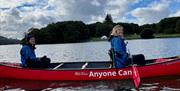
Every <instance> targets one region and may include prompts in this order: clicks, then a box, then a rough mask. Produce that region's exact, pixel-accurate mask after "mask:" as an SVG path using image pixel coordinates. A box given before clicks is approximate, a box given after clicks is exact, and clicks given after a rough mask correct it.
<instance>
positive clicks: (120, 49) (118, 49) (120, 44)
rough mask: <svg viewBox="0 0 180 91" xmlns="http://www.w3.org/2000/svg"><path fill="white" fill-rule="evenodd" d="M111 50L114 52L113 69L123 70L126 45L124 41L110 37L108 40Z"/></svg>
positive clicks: (125, 58) (116, 37)
mask: <svg viewBox="0 0 180 91" xmlns="http://www.w3.org/2000/svg"><path fill="white" fill-rule="evenodd" d="M110 42H111V48H113V49H114V52H115V67H116V68H124V67H125V61H126V60H127V53H126V44H125V42H124V39H122V38H121V37H118V36H111V38H110Z"/></svg>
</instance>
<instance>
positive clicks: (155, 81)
mask: <svg viewBox="0 0 180 91" xmlns="http://www.w3.org/2000/svg"><path fill="white" fill-rule="evenodd" d="M179 45H180V38H172V39H150V40H128V46H127V47H128V49H129V50H130V53H131V54H144V55H145V57H146V59H153V58H161V57H170V56H176V55H180V46H179ZM20 48H21V45H0V62H20V61H19V60H20V55H19V51H20ZM109 48H110V44H109V42H106V41H102V42H86V43H72V44H52V45H37V49H36V54H37V56H43V55H47V56H48V57H50V58H51V59H52V62H62V61H108V60H109V56H108V54H107V52H108V50H109ZM6 89H12V90H51V91H57V90H58V91H66V90H67V91H68V90H70V91H77V90H83V91H94V90H96V91H121V90H124V91H128V90H129V91H131V90H132V91H134V90H135V89H134V85H133V82H132V81H89V82H83V81H78V82H77V81H76V82H52V81H51V82H47V81H27V80H8V79H0V90H6ZM140 90H142V91H144V90H148V91H159V90H162V91H164V90H177V91H180V78H179V77H177V78H175V77H171V79H169V78H159V77H158V78H152V79H143V80H142V86H141V87H140Z"/></svg>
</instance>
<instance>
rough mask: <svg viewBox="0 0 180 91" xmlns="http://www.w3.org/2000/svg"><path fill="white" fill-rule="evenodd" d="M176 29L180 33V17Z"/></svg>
mask: <svg viewBox="0 0 180 91" xmlns="http://www.w3.org/2000/svg"><path fill="white" fill-rule="evenodd" d="M175 31H176V32H177V33H180V19H179V20H178V21H177V22H176V28H175Z"/></svg>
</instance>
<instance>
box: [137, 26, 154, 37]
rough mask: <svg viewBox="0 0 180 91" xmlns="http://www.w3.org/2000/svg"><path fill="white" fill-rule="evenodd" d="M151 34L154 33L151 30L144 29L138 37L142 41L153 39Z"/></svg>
mask: <svg viewBox="0 0 180 91" xmlns="http://www.w3.org/2000/svg"><path fill="white" fill-rule="evenodd" d="M153 34H154V32H153V30H152V29H150V28H146V29H144V30H143V31H142V32H141V33H140V37H141V38H142V39H150V38H154V35H153Z"/></svg>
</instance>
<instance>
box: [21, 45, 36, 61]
mask: <svg viewBox="0 0 180 91" xmlns="http://www.w3.org/2000/svg"><path fill="white" fill-rule="evenodd" d="M23 54H24V55H25V59H26V60H27V59H30V60H33V61H35V60H36V59H37V58H36V56H35V54H33V53H32V51H31V49H30V48H29V47H28V46H26V47H24V48H23Z"/></svg>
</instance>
